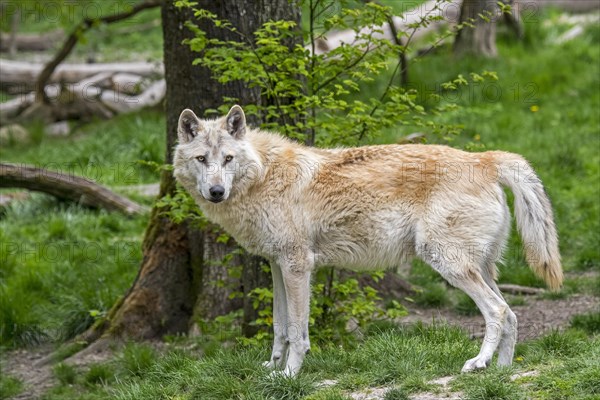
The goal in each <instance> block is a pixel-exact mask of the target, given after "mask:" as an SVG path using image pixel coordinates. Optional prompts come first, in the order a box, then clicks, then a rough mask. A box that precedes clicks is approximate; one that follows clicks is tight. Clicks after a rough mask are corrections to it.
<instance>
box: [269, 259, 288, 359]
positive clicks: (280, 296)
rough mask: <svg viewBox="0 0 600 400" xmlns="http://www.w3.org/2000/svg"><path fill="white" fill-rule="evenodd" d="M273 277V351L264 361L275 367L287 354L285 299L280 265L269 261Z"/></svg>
mask: <svg viewBox="0 0 600 400" xmlns="http://www.w3.org/2000/svg"><path fill="white" fill-rule="evenodd" d="M271 275H272V277H273V334H274V335H273V336H274V337H273V351H272V352H271V359H270V360H269V361H267V362H266V363H265V366H266V367H267V368H272V369H274V368H277V367H279V366H280V364H282V363H283V362H285V358H286V355H287V349H288V346H287V329H286V328H287V301H286V295H285V286H284V284H283V277H282V275H281V267H280V266H279V265H278V264H277V263H275V262H271Z"/></svg>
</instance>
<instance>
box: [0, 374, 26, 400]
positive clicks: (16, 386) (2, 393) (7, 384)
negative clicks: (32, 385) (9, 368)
mask: <svg viewBox="0 0 600 400" xmlns="http://www.w3.org/2000/svg"><path fill="white" fill-rule="evenodd" d="M22 389H23V384H22V382H21V381H20V380H18V379H17V378H14V377H12V376H10V375H7V374H4V373H0V399H9V398H11V397H13V396H15V395H17V394H19V393H21V390H22Z"/></svg>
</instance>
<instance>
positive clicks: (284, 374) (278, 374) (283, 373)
mask: <svg viewBox="0 0 600 400" xmlns="http://www.w3.org/2000/svg"><path fill="white" fill-rule="evenodd" d="M297 372H298V371H297V370H293V369H291V368H290V367H286V368H284V369H278V370H276V371H273V372H271V373H270V374H269V378H275V379H276V378H293V377H294V376H296V375H297Z"/></svg>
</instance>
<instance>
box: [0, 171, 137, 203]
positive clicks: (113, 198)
mask: <svg viewBox="0 0 600 400" xmlns="http://www.w3.org/2000/svg"><path fill="white" fill-rule="evenodd" d="M0 187H2V188H23V189H28V190H33V191H38V192H43V193H47V194H50V195H52V196H55V197H57V198H59V199H63V200H67V201H72V202H75V203H78V204H81V205H83V206H86V207H91V208H103V209H106V210H109V211H120V212H123V213H125V214H128V215H132V214H140V213H143V212H145V211H146V207H144V206H141V205H140V204H138V203H135V202H133V201H131V200H129V199H128V198H126V197H123V196H121V195H118V194H116V193H114V192H112V191H111V190H109V189H107V188H106V187H104V186H101V185H98V184H97V183H95V182H93V181H91V180H89V179H86V178H82V177H80V176H76V175H73V174H69V173H64V172H56V171H50V170H47V169H45V168H36V167H33V166H30V165H17V164H9V163H0Z"/></svg>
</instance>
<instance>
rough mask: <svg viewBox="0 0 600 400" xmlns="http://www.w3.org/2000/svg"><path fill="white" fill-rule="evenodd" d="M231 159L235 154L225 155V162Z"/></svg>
mask: <svg viewBox="0 0 600 400" xmlns="http://www.w3.org/2000/svg"><path fill="white" fill-rule="evenodd" d="M231 160H233V156H227V157H225V162H229V161H231Z"/></svg>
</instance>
